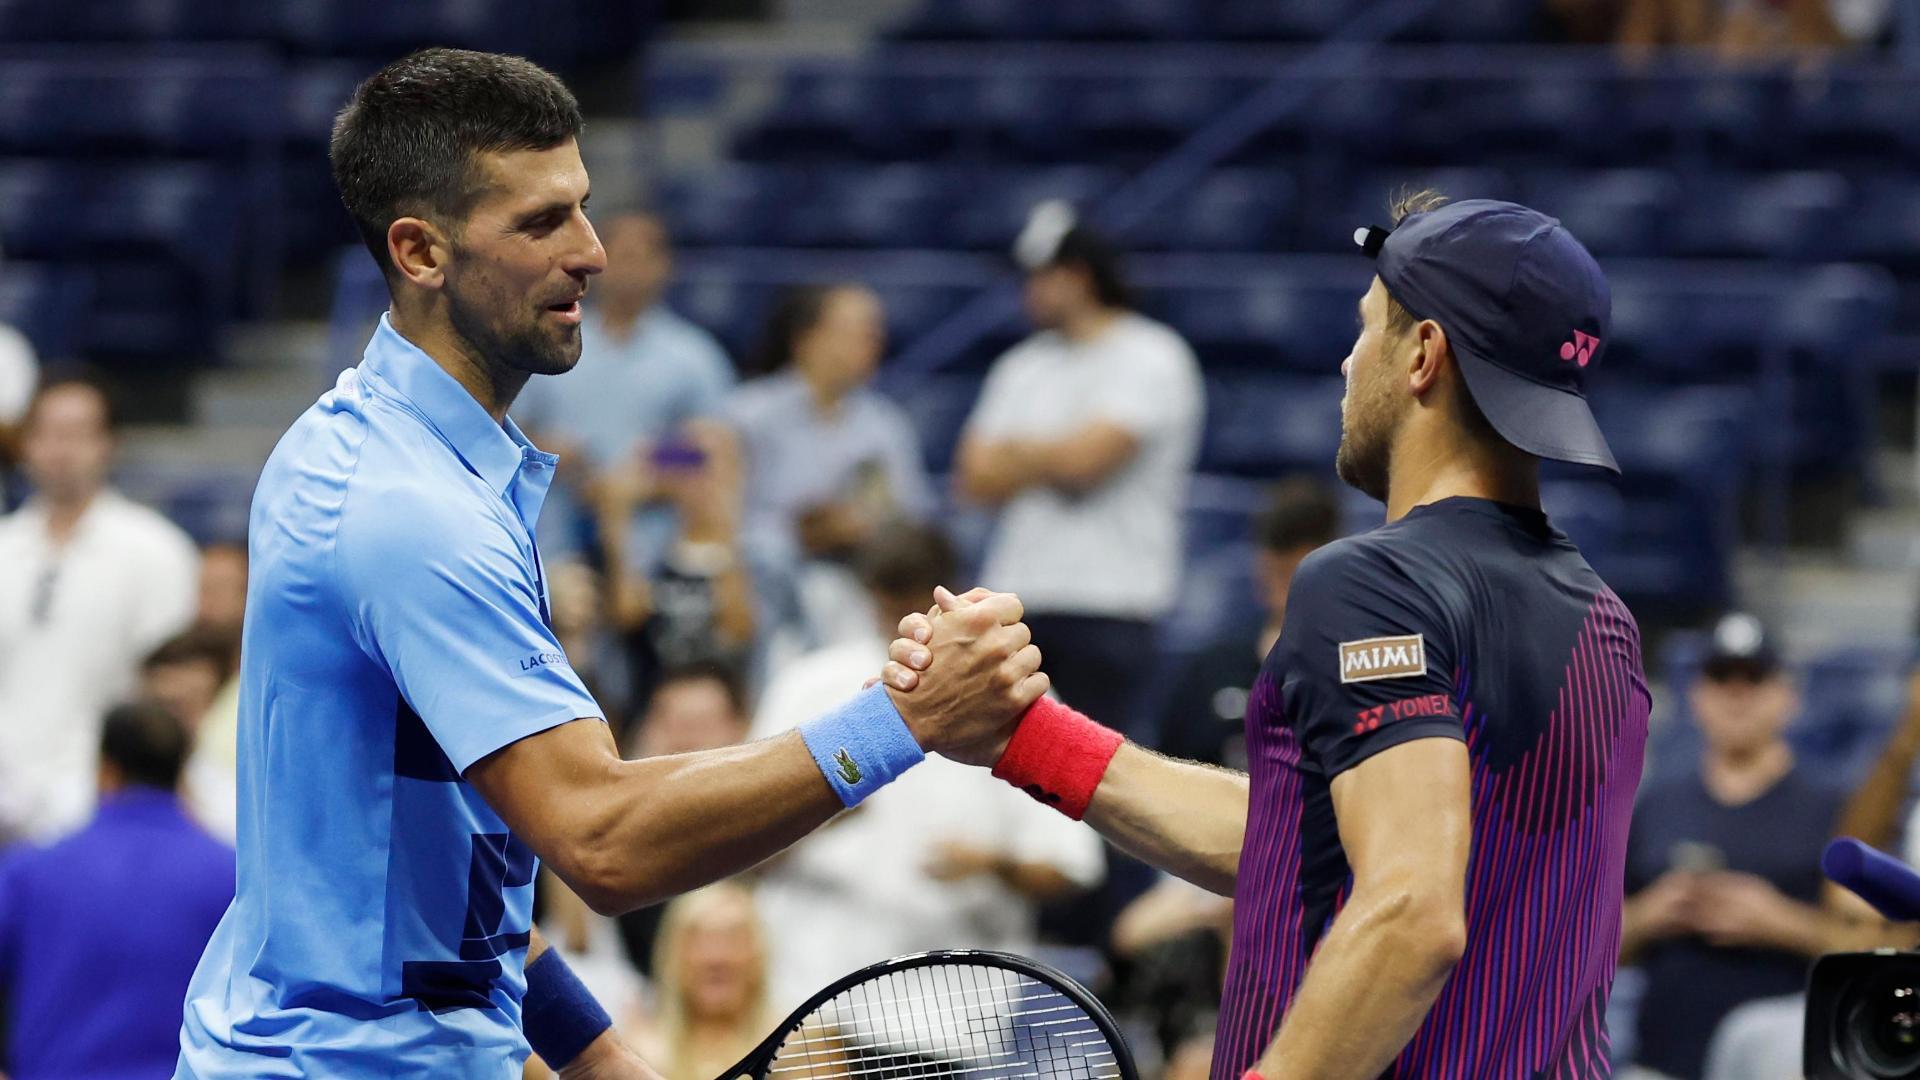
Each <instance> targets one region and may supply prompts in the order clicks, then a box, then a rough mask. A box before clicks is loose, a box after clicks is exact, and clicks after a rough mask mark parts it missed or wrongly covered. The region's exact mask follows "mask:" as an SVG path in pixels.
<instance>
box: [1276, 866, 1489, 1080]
mask: <svg viewBox="0 0 1920 1080" xmlns="http://www.w3.org/2000/svg"><path fill="white" fill-rule="evenodd" d="M1464 937H1465V932H1464V930H1463V929H1461V928H1460V926H1459V924H1458V922H1457V921H1456V920H1454V919H1451V918H1447V917H1445V916H1443V915H1441V914H1439V913H1437V912H1436V911H1435V910H1434V907H1433V905H1431V904H1425V903H1423V902H1421V901H1420V900H1418V899H1417V898H1416V897H1414V896H1412V895H1411V894H1409V893H1406V892H1404V891H1401V892H1391V891H1390V892H1386V893H1385V894H1384V895H1382V896H1380V897H1379V898H1378V899H1375V898H1372V897H1369V896H1367V895H1365V894H1364V893H1360V892H1356V893H1355V894H1354V897H1353V899H1352V900H1351V901H1350V902H1349V903H1348V904H1347V907H1346V908H1345V909H1344V910H1343V911H1341V913H1340V915H1339V917H1338V918H1336V919H1334V921H1333V926H1332V927H1331V928H1330V929H1329V930H1328V932H1327V937H1326V940H1325V941H1324V942H1323V943H1322V944H1321V946H1320V949H1319V952H1318V953H1316V954H1315V956H1314V958H1313V960H1312V962H1311V963H1310V964H1309V965H1308V967H1307V975H1306V978H1305V980H1304V981H1303V982H1302V983H1301V985H1300V991H1299V993H1298V994H1297V995H1296V996H1295V998H1294V1002H1293V1005H1292V1007H1291V1008H1290V1009H1289V1010H1288V1011H1287V1016H1286V1020H1285V1021H1284V1022H1283V1023H1282V1024H1281V1026H1280V1033H1279V1035H1278V1036H1277V1037H1276V1038H1275V1039H1274V1040H1273V1042H1272V1043H1271V1044H1270V1045H1269V1046H1268V1048H1267V1052H1266V1054H1265V1055H1264V1056H1262V1057H1261V1059H1260V1063H1259V1065H1258V1066H1257V1068H1258V1069H1259V1072H1260V1075H1261V1076H1262V1077H1264V1078H1265V1080H1296V1078H1307V1077H1312V1078H1313V1080H1372V1078H1374V1077H1377V1076H1380V1075H1381V1074H1382V1073H1384V1072H1385V1071H1386V1069H1387V1067H1388V1066H1389V1065H1391V1064H1392V1063H1393V1060H1394V1059H1395V1058H1396V1057H1398V1056H1399V1055H1400V1052H1401V1050H1403V1049H1405V1047H1406V1045H1407V1043H1408V1041H1409V1040H1411V1039H1412V1038H1413V1034H1414V1032H1415V1031H1417V1030H1419V1028H1420V1024H1421V1023H1422V1022H1423V1021H1424V1020H1425V1019H1426V1016H1427V1011H1428V1010H1429V1009H1431V1008H1432V1007H1433V1001H1434V999H1435V998H1436V997H1438V996H1439V995H1440V988H1441V987H1442V986H1444V985H1446V981H1447V976H1448V975H1450V974H1451V973H1452V971H1453V968H1454V965H1455V964H1457V963H1458V962H1459V958H1460V953H1461V950H1462V949H1463V948H1464Z"/></svg>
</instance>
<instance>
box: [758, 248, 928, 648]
mask: <svg viewBox="0 0 1920 1080" xmlns="http://www.w3.org/2000/svg"><path fill="white" fill-rule="evenodd" d="M885 345H886V321H885V319H884V317H883V314H882V312H881V308H880V298H879V297H877V296H875V295H874V294H873V291H872V290H870V289H867V288H865V287H864V286H860V285H847V284H841V285H817V286H806V287H803V288H799V289H795V290H793V291H792V292H790V293H788V294H787V296H786V297H784V298H783V299H782V300H781V301H780V303H779V304H778V305H777V306H776V307H775V308H774V311H773V314H772V316H771V317H770V318H769V320H768V324H767V329H766V332H765V336H764V340H763V341H762V343H761V346H760V354H759V356H758V357H757V358H756V364H755V369H756V370H757V371H758V372H760V373H761V377H760V378H756V379H753V380H751V381H749V382H747V383H745V384H743V385H742V386H741V387H740V389H738V390H736V391H735V392H734V395H733V398H732V399H731V400H730V401H729V402H728V404H727V417H728V419H729V421H730V422H731V423H732V424H733V426H734V428H735V429H736V430H737V431H738V432H739V433H740V439H741V444H742V447H743V449H744V451H745V454H746V466H747V485H746V515H747V517H746V520H747V525H748V535H749V536H750V537H751V538H752V541H753V548H752V551H753V554H754V556H755V560H756V562H755V569H756V570H760V571H761V578H762V584H763V587H764V588H769V589H773V590H781V589H783V588H785V587H787V586H786V583H788V582H791V583H792V586H791V587H792V588H793V590H794V591H795V594H796V595H797V598H798V604H799V606H800V610H799V612H798V614H799V616H800V617H801V618H802V620H803V621H804V624H805V628H806V631H807V641H808V642H809V643H811V644H822V643H826V642H830V641H835V640H842V639H844V638H847V637H856V638H857V637H861V636H864V634H865V633H866V629H867V626H866V624H867V622H868V616H867V614H866V613H865V612H864V611H861V610H860V590H859V586H858V583H857V582H855V581H854V580H853V579H852V578H851V576H850V575H848V574H847V573H846V572H845V570H844V569H840V568H839V566H843V565H844V562H845V560H846V559H847V558H848V557H849V556H850V555H851V554H852V552H853V551H854V549H856V548H858V547H859V546H860V545H861V544H862V543H863V542H865V541H866V539H867V538H868V537H869V536H871V535H872V534H873V531H874V529H875V528H876V527H878V526H879V524H880V523H881V522H883V521H887V520H892V519H898V518H903V517H904V518H907V519H910V520H916V521H918V520H925V519H926V518H927V517H928V516H929V515H930V514H932V512H933V508H934V507H933V493H932V489H931V487H930V486H929V484H928V482H927V474H926V466H925V463H924V462H922V460H921V458H920V441H919V439H918V438H917V437H916V436H915V435H914V431H913V425H912V423H911V421H909V420H908V419H907V415H906V413H905V412H903V411H902V410H901V408H900V407H899V406H898V405H895V404H894V403H893V402H892V401H890V400H888V399H887V398H885V397H883V396H881V395H880V394H879V393H877V392H875V391H874V390H873V389H871V388H870V387H869V385H868V384H869V383H871V382H872V380H873V376H874V372H875V371H877V370H878V369H879V365H880V357H881V354H882V352H883V351H884V349H885ZM836 564H839V566H836ZM842 613H844V614H843V615H842ZM836 615H841V617H840V618H838V619H836V618H835V616H836Z"/></svg>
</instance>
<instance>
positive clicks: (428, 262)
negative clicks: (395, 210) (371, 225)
mask: <svg viewBox="0 0 1920 1080" xmlns="http://www.w3.org/2000/svg"><path fill="white" fill-rule="evenodd" d="M452 250H453V248H452V245H451V244H448V243H447V239H446V236H445V235H444V234H442V233H441V231H440V229H439V228H438V227H437V226H435V225H434V224H433V222H431V221H428V220H426V219H425V218H417V217H402V218H395V219H394V222H393V224H391V225H389V226H387V255H388V257H389V258H391V259H392V260H393V268H394V271H395V272H396V273H398V274H399V275H400V276H401V277H403V278H405V279H407V280H408V281H411V282H412V283H413V284H415V285H418V286H419V287H421V288H423V289H438V288H440V287H441V286H442V285H444V284H445V283H446V280H447V277H446V265H447V257H448V256H449V255H450V254H452Z"/></svg>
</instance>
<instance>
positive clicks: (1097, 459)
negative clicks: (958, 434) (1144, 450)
mask: <svg viewBox="0 0 1920 1080" xmlns="http://www.w3.org/2000/svg"><path fill="white" fill-rule="evenodd" d="M1139 449H1140V441H1139V439H1138V438H1136V437H1135V436H1134V434H1133V432H1131V431H1129V430H1127V429H1126V428H1124V427H1121V426H1120V425H1119V424H1115V423H1113V422H1111V421H1108V420H1096V421H1094V422H1092V423H1090V424H1087V425H1086V426H1085V427H1082V428H1081V429H1080V430H1078V431H1076V432H1074V433H1073V434H1071V435H1068V436H1066V437H1065V438H1061V439H993V440H988V439H982V438H979V437H976V436H972V435H969V436H967V437H966V438H965V439H963V440H961V443H960V453H959V458H958V462H959V484H960V493H961V494H962V495H965V496H966V497H967V498H969V499H971V500H973V501H974V502H979V503H985V504H988V505H998V504H1000V503H1003V502H1006V501H1007V500H1008V499H1011V498H1013V497H1014V496H1015V495H1018V494H1019V493H1020V492H1022V491H1024V490H1026V489H1027V488H1030V487H1036V486H1045V487H1053V488H1058V489H1059V490H1061V491H1065V492H1068V493H1072V494H1080V493H1084V492H1087V491H1091V490H1093V489H1094V488H1096V487H1099V486H1100V485H1101V484H1103V483H1105V482H1106V481H1107V479H1108V478H1109V477H1111V476H1112V475H1113V474H1114V473H1116V472H1118V471H1119V470H1120V468H1121V467H1122V466H1124V465H1126V464H1127V462H1129V461H1132V460H1133V457H1134V454H1136V453H1138V452H1139Z"/></svg>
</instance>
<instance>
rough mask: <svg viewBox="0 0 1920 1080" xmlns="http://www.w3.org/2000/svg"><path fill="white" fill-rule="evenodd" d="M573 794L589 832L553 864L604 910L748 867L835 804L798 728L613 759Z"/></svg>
mask: <svg viewBox="0 0 1920 1080" xmlns="http://www.w3.org/2000/svg"><path fill="white" fill-rule="evenodd" d="M608 768H609V770H610V775H609V776H607V777H605V778H603V780H602V781H601V782H599V783H595V784H588V785H580V786H579V787H578V788H577V789H576V791H577V792H578V793H579V795H577V796H576V797H580V796H584V797H585V798H586V799H590V800H593V801H595V802H598V803H600V804H601V806H600V808H599V812H598V813H591V812H588V813H583V814H582V815H581V820H585V821H588V822H589V823H590V824H589V825H588V826H587V828H586V835H584V836H582V837H578V838H575V841H574V842H573V843H572V844H569V845H568V847H569V848H570V849H571V850H573V851H576V852H579V853H580V854H579V855H578V856H576V858H575V860H574V862H575V865H573V866H556V867H555V869H556V870H557V871H558V872H559V873H560V875H561V877H562V878H563V879H565V880H566V882H567V884H568V885H569V886H570V887H572V888H573V890H574V891H575V892H577V893H579V894H580V896H581V897H582V898H583V899H585V900H586V901H587V903H588V904H589V905H591V906H592V907H593V908H594V909H595V910H596V911H599V912H601V913H602V914H616V913H619V912H624V911H630V910H632V909H634V908H638V907H644V906H646V905H648V904H652V903H656V902H658V901H661V900H664V899H666V898H668V897H671V896H676V895H679V894H680V893H683V892H686V891H688V890H690V889H694V888H698V887H699V886H702V885H706V884H708V883H710V882H714V881H718V880H720V879H721V878H724V877H728V876H730V875H732V874H735V873H738V872H740V871H742V870H745V869H747V868H749V867H751V866H753V865H755V864H756V863H759V862H760V861H761V860H763V859H765V858H767V857H768V856H770V855H772V854H774V853H775V852H777V851H779V850H781V849H782V848H785V847H786V846H788V845H789V844H791V843H793V842H794V841H795V840H798V839H800V838H801V837H802V836H805V835H806V834H807V833H809V832H811V831H813V830H814V829H816V828H818V827H819V826H820V825H821V824H823V823H824V822H826V821H827V820H828V819H829V818H831V817H833V815H834V814H835V813H836V812H838V811H839V810H840V809H841V802H840V799H839V797H838V796H837V795H836V794H835V793H834V791H833V789H832V788H831V787H829V786H828V785H827V782H826V779H825V778H824V777H822V776H821V774H820V768H819V766H818V765H817V764H815V762H814V759H813V756H812V755H811V754H810V753H809V752H808V750H807V747H806V744H805V742H804V741H802V739H801V737H800V734H799V733H798V732H787V733H785V734H783V735H779V736H776V737H773V738H770V739H764V740H761V741H759V742H754V743H748V744H746V745H744V746H730V747H724V748H721V749H718V750H708V751H703V752H700V753H695V754H676V755H673V756H670V757H657V758H646V759H642V760H639V761H619V762H613V763H610V764H609V766H608Z"/></svg>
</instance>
